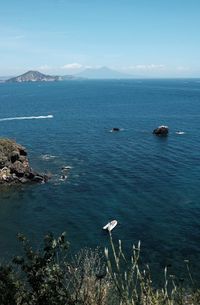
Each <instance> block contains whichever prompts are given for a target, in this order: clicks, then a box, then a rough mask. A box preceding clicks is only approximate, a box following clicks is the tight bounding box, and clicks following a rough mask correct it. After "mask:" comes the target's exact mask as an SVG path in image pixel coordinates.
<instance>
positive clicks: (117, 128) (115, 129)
mask: <svg viewBox="0 0 200 305" xmlns="http://www.w3.org/2000/svg"><path fill="white" fill-rule="evenodd" d="M111 131H112V132H115V131H120V128H119V127H113V128H112V129H111Z"/></svg>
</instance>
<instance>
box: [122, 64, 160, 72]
mask: <svg viewBox="0 0 200 305" xmlns="http://www.w3.org/2000/svg"><path fill="white" fill-rule="evenodd" d="M164 68H165V65H162V64H159V65H156V64H148V65H144V64H142V65H134V66H129V67H127V68H126V69H128V70H135V71H152V70H153V71H154V70H163V69H164Z"/></svg>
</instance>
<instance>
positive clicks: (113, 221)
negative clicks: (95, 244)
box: [103, 220, 117, 232]
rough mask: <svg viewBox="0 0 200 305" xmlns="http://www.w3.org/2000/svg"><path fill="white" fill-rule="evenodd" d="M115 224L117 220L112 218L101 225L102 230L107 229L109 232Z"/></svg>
mask: <svg viewBox="0 0 200 305" xmlns="http://www.w3.org/2000/svg"><path fill="white" fill-rule="evenodd" d="M116 225H117V220H112V221H110V222H108V223H107V224H106V225H105V226H104V227H103V230H108V231H109V232H111V231H112V230H113V229H114V228H115V227H116Z"/></svg>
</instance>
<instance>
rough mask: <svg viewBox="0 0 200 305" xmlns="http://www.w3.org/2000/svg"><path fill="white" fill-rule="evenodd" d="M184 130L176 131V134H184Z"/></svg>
mask: <svg viewBox="0 0 200 305" xmlns="http://www.w3.org/2000/svg"><path fill="white" fill-rule="evenodd" d="M184 133H185V132H184V131H176V134H184Z"/></svg>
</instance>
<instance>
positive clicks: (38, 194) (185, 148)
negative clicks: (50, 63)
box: [0, 79, 200, 276]
mask: <svg viewBox="0 0 200 305" xmlns="http://www.w3.org/2000/svg"><path fill="white" fill-rule="evenodd" d="M48 114H51V115H53V116H54V118H53V119H38V120H13V121H0V135H1V136H2V137H10V138H13V139H16V141H17V142H18V143H21V144H22V145H24V146H25V147H26V148H27V150H28V152H29V159H30V162H31V165H32V166H33V168H35V169H37V170H39V171H47V172H48V171H49V172H51V173H52V174H53V176H52V179H51V181H49V182H48V183H47V184H37V185H29V186H24V185H23V186H19V187H12V188H11V187H9V188H3V189H1V193H0V249H1V257H2V260H5V258H7V257H10V256H12V255H14V254H15V253H16V252H17V251H18V247H19V246H18V243H17V241H16V234H17V232H23V233H25V234H26V235H27V236H28V237H29V238H30V239H32V241H33V242H34V243H39V244H40V243H41V238H42V236H43V234H45V233H46V232H48V231H52V232H54V233H55V234H59V233H61V232H63V231H66V232H67V236H68V239H69V240H70V242H71V248H72V251H76V250H78V249H80V248H81V247H96V246H100V247H104V246H107V245H108V236H107V234H105V232H103V231H102V226H103V225H105V224H106V223H107V222H108V221H109V220H112V219H117V220H118V221H119V225H118V226H117V227H116V229H115V230H114V231H113V238H114V239H115V240H118V239H121V240H122V241H123V244H124V247H125V251H126V252H127V253H128V255H129V250H130V248H131V246H132V244H133V243H135V244H136V243H137V242H138V240H141V244H142V258H143V261H144V262H145V263H149V264H150V266H151V268H152V270H153V272H156V271H157V270H163V268H164V267H165V265H166V264H172V267H171V268H172V272H177V273H178V274H179V275H180V274H181V271H180V270H182V269H183V268H184V263H183V260H184V259H189V260H190V261H191V264H192V269H193V272H194V274H195V275H197V276H198V269H199V267H200V259H199V258H200V141H199V139H200V128H199V124H200V81H199V80H195V79H193V80H192V79H191V80H127V81H126V80H121V81H114V80H113V81H69V82H58V83H30V84H25V83H23V84H6V83H5V84H0V119H1V118H9V117H18V116H20V117H22V116H40V115H48ZM161 124H164V125H168V126H169V128H170V134H169V136H168V137H165V138H159V137H156V136H154V135H152V130H153V129H154V128H155V127H157V126H158V125H161ZM112 127H120V128H123V129H124V130H123V131H121V132H119V133H111V132H109V131H110V129H111V128H112ZM178 130H181V131H184V132H185V134H183V135H177V134H176V131H178ZM45 155H49V156H52V157H50V158H47V159H45ZM65 165H70V166H72V169H71V170H70V172H69V175H68V178H67V179H66V180H65V181H60V180H59V178H60V176H61V174H62V172H61V168H62V166H65Z"/></svg>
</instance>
